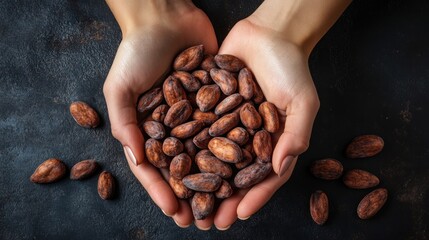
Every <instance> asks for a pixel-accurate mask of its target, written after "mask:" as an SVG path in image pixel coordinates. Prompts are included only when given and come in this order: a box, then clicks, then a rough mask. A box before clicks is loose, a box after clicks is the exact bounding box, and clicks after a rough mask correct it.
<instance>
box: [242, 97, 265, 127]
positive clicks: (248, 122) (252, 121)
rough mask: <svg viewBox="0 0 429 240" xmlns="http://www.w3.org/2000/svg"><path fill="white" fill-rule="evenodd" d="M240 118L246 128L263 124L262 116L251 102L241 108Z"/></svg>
mask: <svg viewBox="0 0 429 240" xmlns="http://www.w3.org/2000/svg"><path fill="white" fill-rule="evenodd" d="M240 120H241V122H242V123H243V125H244V126H245V127H246V128H250V129H257V128H259V127H261V125H262V118H261V116H260V115H259V113H258V111H256V108H255V107H254V106H253V105H252V104H251V103H245V104H244V105H243V106H242V107H241V109H240Z"/></svg>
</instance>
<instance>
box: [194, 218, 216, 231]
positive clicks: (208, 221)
mask: <svg viewBox="0 0 429 240" xmlns="http://www.w3.org/2000/svg"><path fill="white" fill-rule="evenodd" d="M213 218H214V216H213V214H210V215H209V216H207V217H206V218H204V219H203V220H197V219H195V221H194V224H195V226H196V227H197V228H198V229H200V230H203V231H208V230H210V229H211V228H212V225H213Z"/></svg>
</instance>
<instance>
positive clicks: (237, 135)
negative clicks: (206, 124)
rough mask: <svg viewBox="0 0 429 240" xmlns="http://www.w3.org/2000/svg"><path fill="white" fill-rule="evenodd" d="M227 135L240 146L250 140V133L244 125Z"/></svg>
mask: <svg viewBox="0 0 429 240" xmlns="http://www.w3.org/2000/svg"><path fill="white" fill-rule="evenodd" d="M226 137H227V138H228V139H230V140H232V141H234V142H235V143H237V144H238V145H240V146H243V145H244V144H246V143H247V142H248V141H249V133H248V132H247V131H246V129H244V128H242V127H236V128H234V129H232V130H231V131H229V132H228V134H227V135H226Z"/></svg>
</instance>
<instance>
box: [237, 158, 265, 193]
mask: <svg viewBox="0 0 429 240" xmlns="http://www.w3.org/2000/svg"><path fill="white" fill-rule="evenodd" d="M272 169H273V168H272V165H271V163H270V162H268V163H258V162H256V163H253V164H252V165H250V166H247V167H246V168H243V169H241V170H240V171H239V172H238V173H237V175H235V178H234V184H235V186H236V187H238V188H248V187H251V186H253V185H255V184H258V183H260V182H261V181H262V180H264V179H265V178H266V177H267V176H268V174H270V172H271V170H272Z"/></svg>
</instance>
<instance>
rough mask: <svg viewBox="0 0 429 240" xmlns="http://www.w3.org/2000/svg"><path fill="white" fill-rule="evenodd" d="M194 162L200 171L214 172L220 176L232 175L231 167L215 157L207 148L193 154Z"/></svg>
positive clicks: (227, 176)
mask: <svg viewBox="0 0 429 240" xmlns="http://www.w3.org/2000/svg"><path fill="white" fill-rule="evenodd" d="M195 163H196V164H197V166H198V168H199V169H200V171H201V172H202V173H214V174H216V175H219V176H220V177H221V178H229V177H231V176H232V168H231V167H230V166H229V165H228V164H227V163H225V162H223V161H221V160H219V159H218V158H216V157H215V156H214V155H213V154H212V153H211V152H210V151H209V150H202V151H200V152H199V153H197V155H196V156H195Z"/></svg>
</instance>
